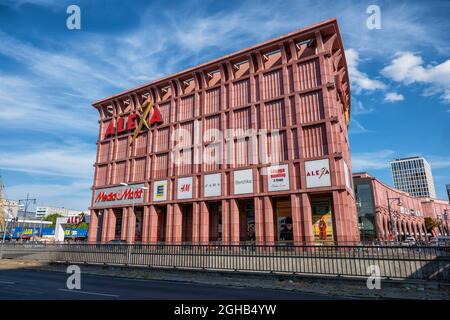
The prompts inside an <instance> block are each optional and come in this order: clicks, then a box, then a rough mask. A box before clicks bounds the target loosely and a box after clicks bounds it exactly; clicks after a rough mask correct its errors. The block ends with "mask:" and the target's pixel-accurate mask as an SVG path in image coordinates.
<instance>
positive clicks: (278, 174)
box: [267, 164, 289, 191]
mask: <svg viewBox="0 0 450 320" xmlns="http://www.w3.org/2000/svg"><path fill="white" fill-rule="evenodd" d="M267 170H268V179H267V182H268V190H269V191H282V190H289V166H288V165H287V164H284V165H279V166H271V167H269V168H267Z"/></svg>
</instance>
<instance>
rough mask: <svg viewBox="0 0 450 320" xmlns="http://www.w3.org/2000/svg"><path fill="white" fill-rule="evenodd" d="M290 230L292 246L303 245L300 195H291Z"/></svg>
mask: <svg viewBox="0 0 450 320" xmlns="http://www.w3.org/2000/svg"><path fill="white" fill-rule="evenodd" d="M291 212H292V228H293V234H294V245H296V246H299V245H302V244H303V243H304V239H303V238H304V237H303V234H304V231H303V225H302V215H301V194H292V195H291Z"/></svg>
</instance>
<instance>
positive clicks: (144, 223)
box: [142, 206, 150, 243]
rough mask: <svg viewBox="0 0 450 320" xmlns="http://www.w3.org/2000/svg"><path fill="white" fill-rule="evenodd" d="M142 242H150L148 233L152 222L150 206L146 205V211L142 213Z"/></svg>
mask: <svg viewBox="0 0 450 320" xmlns="http://www.w3.org/2000/svg"><path fill="white" fill-rule="evenodd" d="M142 215H143V216H142V243H148V233H149V224H150V219H149V217H150V207H149V206H144V212H143V213H142Z"/></svg>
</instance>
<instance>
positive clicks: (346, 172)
mask: <svg viewBox="0 0 450 320" xmlns="http://www.w3.org/2000/svg"><path fill="white" fill-rule="evenodd" d="M343 162H344V175H345V185H346V186H347V188H349V189H353V188H352V179H351V175H350V169H349V168H348V165H347V162H345V160H344V161H343Z"/></svg>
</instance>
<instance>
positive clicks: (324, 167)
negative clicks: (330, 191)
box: [305, 159, 331, 188]
mask: <svg viewBox="0 0 450 320" xmlns="http://www.w3.org/2000/svg"><path fill="white" fill-rule="evenodd" d="M305 172H306V187H307V188H317V187H330V186H331V177H330V163H329V161H328V159H322V160H313V161H306V162H305Z"/></svg>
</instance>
